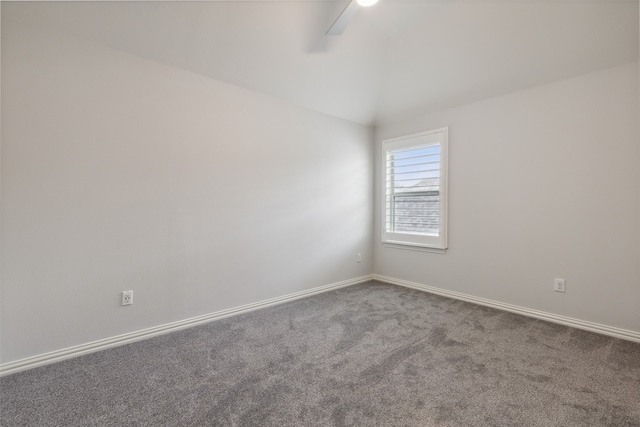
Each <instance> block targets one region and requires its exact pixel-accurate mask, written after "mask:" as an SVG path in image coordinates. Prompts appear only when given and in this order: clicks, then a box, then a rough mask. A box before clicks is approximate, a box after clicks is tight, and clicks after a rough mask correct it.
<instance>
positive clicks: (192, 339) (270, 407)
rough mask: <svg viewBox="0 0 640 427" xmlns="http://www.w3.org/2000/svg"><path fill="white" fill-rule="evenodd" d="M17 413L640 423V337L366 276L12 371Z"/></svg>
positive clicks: (9, 398) (189, 420)
mask: <svg viewBox="0 0 640 427" xmlns="http://www.w3.org/2000/svg"><path fill="white" fill-rule="evenodd" d="M0 409H1V411H2V412H1V413H0V424H1V425H2V426H3V427H10V426H80V425H82V426H85V425H96V426H111V425H113V426H120V425H132V426H142V425H149V426H640V344H637V343H632V342H628V341H623V340H618V339H614V338H610V337H606V336H601V335H597V334H593V333H589V332H584V331H581V330H576V329H572V328H568V327H564V326H560V325H556V324H552V323H547V322H543V321H539V320H534V319H530V318H526V317H521V316H518V315H514V314H510V313H506V312H501V311H497V310H494V309H490V308H486V307H482V306H477V305H473V304H469V303H465V302H461V301H455V300H450V299H447V298H443V297H439V296H434V295H430V294H426V293H421V292H418V291H413V290H409V289H404V288H400V287H396V286H391V285H386V284H380V283H368V284H362V285H356V286H352V287H349V288H344V289H340V290H336V291H333V292H329V293H325V294H322V295H316V296H313V297H310V298H306V299H302V300H298V301H294V302H292V303H288V304H283V305H279V306H275V307H271V308H268V309H264V310H259V311H255V312H251V313H248V314H244V315H240V316H236V317H232V318H227V319H224V320H220V321H216V322H212V323H209V324H207V325H203V326H199V327H194V328H191V329H188V330H184V331H180V332H176V333H172V334H168V335H164V336H160V337H156V338H152V339H149V340H146V341H141V342H138V343H134V344H130V345H126V346H122V347H118V348H114V349H110V350H106V351H103V352H99V353H94V354H90V355H87V356H83V357H79V358H76V359H72V360H68V361H65V362H61V363H57V364H54V365H49V366H45V367H41V368H36V369H32V370H30V371H26V372H21V373H18V374H14V375H10V376H7V377H4V378H2V379H0Z"/></svg>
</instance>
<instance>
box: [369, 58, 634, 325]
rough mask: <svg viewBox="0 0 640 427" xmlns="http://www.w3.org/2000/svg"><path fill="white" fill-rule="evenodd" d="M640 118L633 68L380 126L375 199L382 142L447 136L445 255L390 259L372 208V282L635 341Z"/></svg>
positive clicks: (393, 253)
mask: <svg viewBox="0 0 640 427" xmlns="http://www.w3.org/2000/svg"><path fill="white" fill-rule="evenodd" d="M638 113H639V112H638V63H633V64H629V65H624V66H619V67H616V68H611V69H606V70H603V71H600V72H596V73H593V74H589V75H584V76H581V77H577V78H572V79H569V80H565V81H559V82H556V83H553V84H549V85H545V86H540V87H536V88H533V89H529V90H525V91H522V92H517V93H513V94H510V95H506V96H502V97H499V98H493V99H490V100H487V101H484V102H479V103H474V104H469V105H466V106H463V107H460V108H454V109H449V110H445V111H440V112H436V113H425V114H416V115H414V116H412V117H404V118H402V119H399V120H397V121H395V122H389V123H386V124H383V125H381V126H380V127H379V128H378V130H377V136H376V141H377V142H376V144H377V145H376V149H375V150H376V169H377V176H378V178H377V179H376V181H377V185H376V187H377V191H376V194H378V193H379V191H380V183H379V181H380V178H379V177H380V167H381V166H380V152H381V148H380V144H381V140H382V139H385V138H391V137H397V136H401V135H406V134H411V133H415V132H419V131H424V130H428V129H434V128H439V127H443V126H449V131H450V133H449V136H450V163H449V167H450V170H449V173H450V175H449V180H450V181H449V183H450V199H449V200H450V215H449V218H450V226H449V247H450V249H449V250H448V252H447V253H446V254H445V255H440V254H433V253H424V252H416V251H409V250H402V249H394V248H387V247H383V246H382V245H381V243H380V227H381V224H380V215H379V214H380V210H381V209H380V208H378V207H376V209H375V212H376V226H375V230H376V233H375V238H374V266H375V272H376V273H377V274H381V275H384V276H388V277H393V278H396V279H401V280H407V281H411V282H416V283H420V284H423V285H428V286H433V287H437V288H442V289H445V290H449V291H455V292H461V293H464V294H468V295H471V296H476V297H481V298H486V299H491V300H495V301H499V302H504V303H510V304H515V305H519V306H522V307H526V308H531V309H537V310H541V311H546V312H550V313H555V314H559V315H563V316H568V317H573V318H577V319H581V320H586V321H590V322H595V323H599V324H603V325H608V326H613V327H619V328H623V329H629V330H632V331H640V309H639V307H640V202H639V200H640V151H639V150H640V140H639V132H638V117H639V114H638ZM379 203H380V198H379V197H378V198H377V202H376V206H379ZM554 277H560V278H565V279H566V280H567V290H566V294H559V293H555V292H553V290H552V289H553V279H554Z"/></svg>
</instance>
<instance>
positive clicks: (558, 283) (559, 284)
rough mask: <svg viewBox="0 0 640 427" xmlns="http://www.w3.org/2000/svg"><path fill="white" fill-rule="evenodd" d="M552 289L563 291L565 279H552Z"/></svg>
mask: <svg viewBox="0 0 640 427" xmlns="http://www.w3.org/2000/svg"><path fill="white" fill-rule="evenodd" d="M553 290H554V291H556V292H564V291H565V280H564V279H554V280H553Z"/></svg>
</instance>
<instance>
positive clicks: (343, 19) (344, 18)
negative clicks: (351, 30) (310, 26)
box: [326, 0, 360, 36]
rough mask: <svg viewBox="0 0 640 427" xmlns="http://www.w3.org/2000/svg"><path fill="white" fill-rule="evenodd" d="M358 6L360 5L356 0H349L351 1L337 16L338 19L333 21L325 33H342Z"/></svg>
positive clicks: (332, 34) (333, 34) (337, 34)
mask: <svg viewBox="0 0 640 427" xmlns="http://www.w3.org/2000/svg"><path fill="white" fill-rule="evenodd" d="M359 8H360V5H359V4H358V2H357V1H356V0H351V3H349V4H348V5H347V7H345V9H344V10H343V11H342V13H341V14H340V16H338V19H336V22H334V23H333V25H332V26H331V28H329V31H327V32H326V35H328V36H339V35H341V34H342V33H344V30H346V29H347V25H349V22H351V20H352V19H353V17H354V16H355V14H356V12H357V11H358V9H359Z"/></svg>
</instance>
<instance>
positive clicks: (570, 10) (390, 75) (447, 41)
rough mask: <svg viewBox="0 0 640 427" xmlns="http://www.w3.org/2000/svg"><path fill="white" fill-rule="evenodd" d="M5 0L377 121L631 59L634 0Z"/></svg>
mask: <svg viewBox="0 0 640 427" xmlns="http://www.w3.org/2000/svg"><path fill="white" fill-rule="evenodd" d="M347 3H348V1H346V0H345V1H331V0H326V1H322V0H315V1H314V0H308V1H305V0H297V1H295V0H294V1H291V0H283V1H280V0H271V1H269V0H265V1H243V0H235V1H195V2H191V1H173V2H164V1H155V2H154V1H151V2H134V1H125V2H56V1H47V2H15V3H14V2H2V19H3V20H4V19H12V20H16V21H22V22H25V23H28V24H32V25H37V26H39V27H45V28H50V29H53V30H55V31H61V32H68V33H71V34H73V35H76V36H79V37H83V38H87V39H90V40H93V41H95V42H98V43H101V44H105V45H107V46H110V47H112V48H114V49H117V50H120V51H124V52H127V53H130V54H134V55H138V56H141V57H145V58H149V59H152V60H156V61H160V62H163V63H166V64H169V65H172V66H175V67H179V68H182V69H185V70H189V71H192V72H195V73H198V74H202V75H205V76H208V77H211V78H213V79H217V80H222V81H225V82H228V83H231V84H235V85H238V86H242V87H245V88H248V89H252V90H255V91H258V92H261V93H265V94H269V95H272V96H275V97H278V98H282V99H285V100H288V101H291V102H293V103H295V104H298V105H301V106H305V107H308V108H311V109H314V110H317V111H320V112H323V113H327V114H330V115H333V116H337V117H342V118H345V119H348V120H351V121H354V122H358V123H363V124H374V123H376V122H379V121H384V120H387V119H389V118H392V117H394V116H396V115H399V114H405V113H407V112H410V111H414V110H421V111H428V110H437V109H441V108H446V107H450V106H455V105H460V104H464V103H468V102H473V101H477V100H481V99H485V98H489V97H492V96H497V95H501V94H505V93H509V92H514V91H518V90H521V89H525V88H528V87H532V86H536V85H540V84H544V83H549V82H552V81H556V80H560V79H564V78H568V77H572V76H576V75H580V74H584V73H588V72H591V71H595V70H598V69H603V68H607V67H611V66H615V65H619V64H623V63H628V62H631V61H635V60H638V56H639V42H638V39H639V25H638V22H639V19H638V17H639V11H638V1H637V0H635V1H607V0H600V1H599V0H589V1H580V0H558V1H542V0H531V1H519V0H511V1H491V0H490V1H483V0H477V1H476V0H466V1H457V0H433V1H432V0H380V2H379V3H378V4H377V5H375V6H372V7H370V8H360V10H359V11H358V12H357V14H356V16H355V18H354V19H353V21H352V22H351V23H350V25H349V26H348V28H347V30H346V31H345V33H344V34H343V35H341V36H325V35H324V33H325V32H326V30H327V29H328V28H329V27H330V26H331V24H332V23H333V21H334V20H335V19H336V17H337V16H338V15H339V14H340V12H341V11H342V10H343V9H344V8H345V6H346V5H347Z"/></svg>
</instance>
